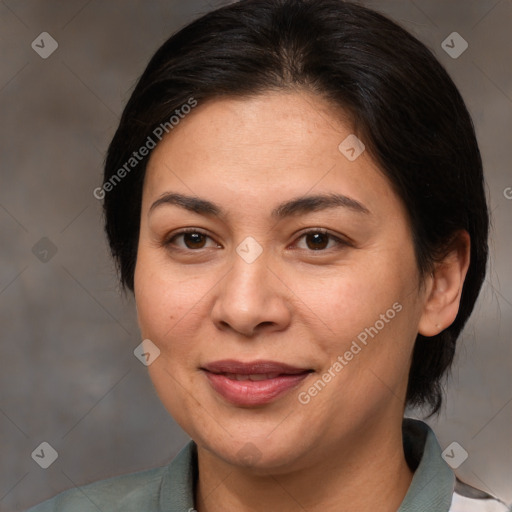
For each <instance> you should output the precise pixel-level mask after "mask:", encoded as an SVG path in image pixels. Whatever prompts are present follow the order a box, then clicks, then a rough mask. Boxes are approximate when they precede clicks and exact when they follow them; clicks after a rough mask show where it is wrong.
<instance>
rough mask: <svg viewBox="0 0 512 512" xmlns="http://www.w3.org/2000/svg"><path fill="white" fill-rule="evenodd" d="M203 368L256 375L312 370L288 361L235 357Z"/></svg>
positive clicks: (289, 373)
mask: <svg viewBox="0 0 512 512" xmlns="http://www.w3.org/2000/svg"><path fill="white" fill-rule="evenodd" d="M202 369H203V370H207V371H209V372H212V373H234V374H237V375H256V374H266V373H278V374H287V375H294V374H298V373H304V372H307V371H312V370H311V369H310V368H298V367H295V366H290V365H289V364H286V363H279V362H277V361H267V360H259V361H249V362H247V363H244V362H242V361H236V360H234V359H223V360H222V361H214V362H212V363H208V364H205V365H204V366H202Z"/></svg>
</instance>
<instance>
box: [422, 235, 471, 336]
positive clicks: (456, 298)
mask: <svg viewBox="0 0 512 512" xmlns="http://www.w3.org/2000/svg"><path fill="white" fill-rule="evenodd" d="M451 247H452V249H451V251H450V252H449V253H448V254H447V255H446V256H445V257H444V258H443V260H442V261H440V262H438V263H436V266H435V269H434V271H433V272H432V274H431V275H430V276H429V278H428V279H427V286H426V290H427V292H426V297H425V304H424V306H423V313H422V315H421V317H420V322H419V325H418V332H419V333H420V334H422V335H423V336H435V335H436V334H439V333H440V332H441V331H443V330H444V329H446V328H447V327H449V326H450V325H451V324H452V323H453V322H454V320H455V318H456V317H457V313H458V312H459V305H460V297H461V295H462V286H463V285H464V279H465V278H466V274H467V271H468V268H469V262H470V254H471V245H470V237H469V234H468V232H467V231H460V232H458V233H457V235H456V238H455V239H454V241H453V242H452V244H451Z"/></svg>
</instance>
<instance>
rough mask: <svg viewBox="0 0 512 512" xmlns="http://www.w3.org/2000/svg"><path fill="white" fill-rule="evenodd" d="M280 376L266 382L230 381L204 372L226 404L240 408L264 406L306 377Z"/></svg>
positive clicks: (300, 375) (218, 375)
mask: <svg viewBox="0 0 512 512" xmlns="http://www.w3.org/2000/svg"><path fill="white" fill-rule="evenodd" d="M309 373H310V372H307V373H300V374H297V375H280V376H279V377H276V378H274V379H267V380H258V381H252V380H242V381H240V380H232V379H229V378H228V377H226V376H225V375H220V374H216V373H211V372H208V371H205V374H206V376H207V377H208V380H209V381H210V384H211V386H212V387H213V389H214V390H215V391H217V393H219V394H220V395H221V396H222V397H224V398H225V399H226V400H227V401H228V402H231V403H232V404H235V405H240V406H244V405H245V406H251V405H252V406H255V405H265V404H268V403H269V402H272V401H273V400H275V399H276V398H278V397H280V396H282V395H283V394H285V393H286V392H288V391H290V390H291V389H292V388H294V387H296V386H297V385H299V384H300V383H301V382H302V381H303V380H304V379H305V378H306V377H307V376H308V375H309Z"/></svg>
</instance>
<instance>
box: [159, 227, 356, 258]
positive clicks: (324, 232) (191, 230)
mask: <svg viewBox="0 0 512 512" xmlns="http://www.w3.org/2000/svg"><path fill="white" fill-rule="evenodd" d="M187 233H196V234H200V235H203V236H205V237H207V238H210V240H213V239H212V238H211V237H210V236H209V235H208V234H206V233H205V232H204V231H202V230H200V229H197V228H186V229H183V230H181V231H179V232H178V233H174V234H173V235H172V236H170V237H169V238H166V239H165V240H164V242H163V244H162V245H163V246H164V247H166V248H169V247H170V246H172V245H173V244H172V242H173V240H175V239H176V238H178V237H179V236H182V235H185V234H187ZM311 234H321V235H326V236H328V237H329V239H332V240H334V241H335V242H336V245H337V248H334V249H335V250H336V249H338V250H339V249H342V248H344V247H349V246H351V243H350V242H348V241H346V240H342V239H341V238H339V237H337V236H334V235H333V234H331V233H329V232H328V231H327V230H325V229H321V228H316V229H311V230H309V231H306V232H304V233H301V235H300V236H299V238H298V239H297V240H300V239H302V238H304V237H305V236H307V235H311ZM203 249H209V247H206V248H204V247H202V248H200V249H188V248H182V247H174V248H173V250H177V251H183V252H199V251H201V250H203ZM301 250H305V251H307V252H311V253H322V252H324V253H325V252H329V251H330V250H333V248H332V247H331V249H318V250H313V249H301Z"/></svg>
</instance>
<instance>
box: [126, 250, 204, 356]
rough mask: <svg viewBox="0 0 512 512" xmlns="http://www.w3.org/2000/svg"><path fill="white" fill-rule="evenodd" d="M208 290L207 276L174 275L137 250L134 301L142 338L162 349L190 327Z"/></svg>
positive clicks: (181, 273) (174, 273)
mask: <svg viewBox="0 0 512 512" xmlns="http://www.w3.org/2000/svg"><path fill="white" fill-rule="evenodd" d="M211 287H212V285H211V284H210V283H209V280H208V276H207V274H205V275H203V276H197V275H186V274H184V273H183V271H182V272H179V271H178V272H177V271H176V269H174V268H171V267H170V266H169V265H168V264H166V263H165V262H162V261H161V258H160V257H156V256H155V255H154V254H152V253H151V252H150V251H144V250H143V249H142V250H139V256H138V259H137V266H136V270H135V301H136V304H137V315H138V320H139V326H140V329H141V333H142V335H143V336H145V337H148V338H150V339H152V341H154V343H156V344H160V345H163V346H162V347H160V348H161V349H162V348H166V347H165V344H166V341H165V340H167V339H169V338H173V337H174V336H175V333H176V332H177V331H179V330H180V329H183V328H184V326H185V325H187V326H190V324H191V323H192V325H193V322H194V318H195V316H197V310H198V308H200V307H201V300H202V299H203V298H204V297H205V295H207V293H208V290H209V289H211ZM153 338H154V339H153Z"/></svg>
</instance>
